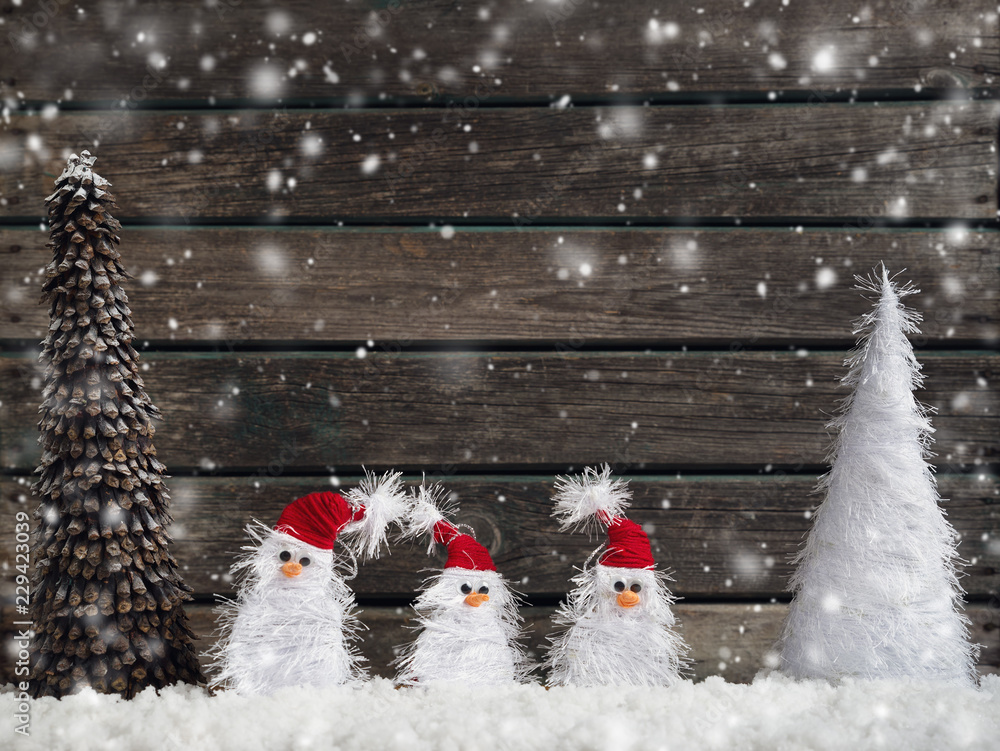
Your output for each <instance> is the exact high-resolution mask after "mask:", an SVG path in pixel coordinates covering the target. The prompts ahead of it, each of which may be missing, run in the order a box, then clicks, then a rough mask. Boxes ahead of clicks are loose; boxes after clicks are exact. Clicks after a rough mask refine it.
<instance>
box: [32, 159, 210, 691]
mask: <svg viewBox="0 0 1000 751" xmlns="http://www.w3.org/2000/svg"><path fill="white" fill-rule="evenodd" d="M94 159H95V158H94V157H92V156H91V155H90V154H89V153H88V152H86V151H84V152H83V155H82V156H79V157H78V156H76V155H75V154H74V155H72V156H71V157H70V158H69V163H68V164H67V166H66V169H65V171H64V172H63V173H62V175H60V176H59V178H58V179H57V180H56V192H55V193H53V194H52V195H51V196H49V197H48V198H47V199H46V203H47V204H48V206H49V227H50V230H51V232H50V241H49V245H48V247H50V248H52V251H53V253H52V256H53V257H52V261H51V263H49V265H48V267H47V268H46V281H45V283H44V285H43V297H42V299H43V301H48V302H49V304H50V325H49V333H48V336H47V337H46V338H45V341H44V342H43V345H42V353H41V357H40V359H41V361H42V362H43V363H44V364H45V388H44V390H43V393H42V405H41V407H40V408H39V412H40V413H41V420H40V422H39V430H40V431H41V436H40V438H39V442H40V443H41V444H42V447H43V453H42V461H41V465H40V466H39V467H38V470H37V471H38V473H39V475H40V476H41V477H40V479H39V480H38V482H37V483H36V484H35V486H34V488H33V489H34V492H35V493H36V494H37V495H38V496H39V497H40V498H41V503H40V505H39V508H38V510H37V512H36V518H37V519H38V520H39V527H38V530H37V537H36V538H35V539H36V542H35V548H34V553H33V561H35V565H36V580H35V584H34V589H33V592H32V603H31V617H32V620H33V621H34V628H35V637H34V641H33V643H32V652H33V655H32V665H33V668H32V675H31V693H33V694H34V695H35V696H49V695H53V696H63V695H65V694H69V693H72V692H73V691H75V690H77V689H79V688H81V687H84V686H91V687H93V688H94V689H95V690H97V691H100V692H103V693H118V694H121V695H122V696H124V697H126V698H131V697H132V696H134V695H135V694H136V693H137V692H138V691H140V690H142V689H143V688H145V687H146V686H156V687H160V686H165V685H168V684H171V683H176V682H178V681H183V682H187V683H195V682H199V681H202V680H203V679H202V676H201V672H200V670H199V667H198V660H197V657H196V654H195V651H194V648H193V644H192V639H193V636H192V634H191V631H190V629H189V628H188V625H187V616H186V615H185V613H184V608H183V606H182V603H183V601H184V600H186V599H190V597H189V595H188V594H187V593H188V592H189V591H190V589H189V588H188V587H187V586H186V585H185V584H184V583H183V582H182V581H181V578H180V576H178V574H177V571H176V564H175V562H174V559H173V557H172V556H171V555H170V553H169V552H168V544H169V542H170V538H169V537H168V536H167V527H168V526H169V524H170V521H171V519H170V515H169V513H168V511H167V506H168V502H169V497H168V495H167V493H166V488H165V487H164V486H163V481H162V477H163V471H164V470H165V469H166V467H165V466H164V465H163V464H161V463H160V462H159V461H157V459H156V451H155V449H154V448H153V424H152V418H153V417H156V416H158V414H159V413H158V411H157V409H156V407H155V406H153V404H151V403H150V400H149V397H148V396H147V394H146V392H145V390H144V388H143V383H142V378H140V377H139V374H138V362H137V361H138V354H137V353H136V351H135V350H134V349H133V348H132V335H133V334H132V332H133V327H132V320H131V318H130V317H129V316H130V313H131V311H130V310H129V308H128V298H127V297H126V296H125V290H124V289H123V288H122V283H123V282H124V281H125V280H126V279H127V278H128V274H127V273H126V272H125V270H124V269H123V268H122V266H121V264H120V262H119V258H120V255H119V253H118V250H117V249H116V246H117V245H118V243H119V238H118V235H117V234H116V233H117V232H118V231H119V230H120V229H121V225H120V224H119V223H118V221H117V220H116V219H115V218H114V217H113V216H112V215H111V213H110V210H111V209H113V208H117V207H116V205H115V202H114V197H113V196H112V195H111V193H110V192H109V187H110V184H109V183H108V181H107V180H105V179H104V178H102V177H101V176H100V175H98V174H96V173H95V172H94V171H93V169H92V166H93V164H94Z"/></svg>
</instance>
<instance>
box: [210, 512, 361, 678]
mask: <svg viewBox="0 0 1000 751" xmlns="http://www.w3.org/2000/svg"><path fill="white" fill-rule="evenodd" d="M247 533H248V535H249V536H250V539H251V540H252V541H253V542H254V543H255V544H253V545H250V546H245V547H244V548H243V550H244V551H245V553H244V554H243V555H242V556H241V557H240V558H239V559H238V560H237V561H236V562H235V563H234V564H233V567H232V573H233V575H234V577H236V579H237V582H238V594H237V597H236V599H235V600H231V601H225V602H223V603H222V604H221V605H220V606H219V607H218V608H217V612H218V613H219V614H220V625H219V630H220V633H221V638H220V639H219V641H218V642H217V644H216V645H215V647H214V648H213V649H212V650H211V652H210V656H211V657H213V658H214V663H213V665H212V667H213V668H214V669H215V670H216V671H217V673H216V680H217V681H219V682H220V683H221V684H223V685H225V686H226V687H227V688H231V689H235V690H236V691H237V692H239V693H241V694H244V695H254V694H270V693H273V692H274V691H277V690H278V689H281V688H286V687H291V686H313V687H325V686H335V685H340V684H344V683H349V682H354V681H359V680H362V679H363V678H364V677H365V672H364V670H363V668H362V667H361V662H362V660H363V658H362V657H361V656H360V654H358V652H357V649H356V648H355V646H354V642H355V641H356V640H357V638H358V636H357V632H358V630H359V629H360V628H361V625H360V623H359V622H358V620H357V618H356V617H355V615H354V596H353V594H352V592H351V590H350V589H349V588H348V587H347V584H346V583H345V582H344V580H343V578H342V577H341V576H340V574H339V573H338V571H337V570H336V565H337V563H338V561H337V560H336V559H335V556H334V555H333V553H332V551H329V550H320V549H318V548H314V547H312V546H311V545H307V544H305V543H303V542H300V541H299V540H297V539H295V538H294V537H292V536H290V535H287V534H285V533H283V532H276V531H274V530H272V529H270V528H268V527H266V526H265V525H263V524H261V523H260V522H256V521H255V522H252V523H251V524H250V525H248V527H247ZM282 551H289V553H290V554H291V556H292V559H293V560H300V559H301V558H302V557H303V556H305V557H308V558H309V559H310V564H309V565H308V566H307V567H305V568H304V569H303V571H302V573H301V574H300V575H299V576H297V577H294V578H293V579H289V578H287V577H285V575H284V574H283V573H281V559H280V557H279V556H280V554H281V553H282Z"/></svg>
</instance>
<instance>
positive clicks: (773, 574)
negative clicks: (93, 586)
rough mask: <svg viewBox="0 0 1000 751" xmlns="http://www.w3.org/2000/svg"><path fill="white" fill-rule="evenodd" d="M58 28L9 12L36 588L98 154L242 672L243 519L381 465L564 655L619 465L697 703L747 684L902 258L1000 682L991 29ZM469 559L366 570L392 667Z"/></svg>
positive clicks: (217, 16) (366, 610) (977, 635)
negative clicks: (43, 347) (833, 421)
mask: <svg viewBox="0 0 1000 751" xmlns="http://www.w3.org/2000/svg"><path fill="white" fill-rule="evenodd" d="M53 7H54V8H55V9H54V10H53V11H52V12H48V11H44V10H40V6H38V7H36V6H34V5H32V4H30V3H22V4H17V5H15V4H14V3H13V2H11V0H0V21H2V23H0V37H2V39H0V42H2V44H3V45H4V57H3V60H4V64H3V69H2V71H0V90H2V92H3V94H4V97H5V101H6V102H8V106H9V107H10V111H9V113H6V114H5V118H4V119H3V121H2V122H0V166H2V168H3V169H2V170H0V350H2V351H0V471H2V475H0V506H2V511H0V534H2V535H3V536H2V538H0V556H2V558H3V559H5V560H8V561H9V560H10V557H11V552H12V550H11V540H12V528H13V527H12V525H13V516H14V514H15V513H16V512H17V511H18V510H24V509H29V510H30V508H31V506H32V505H33V503H34V501H33V500H32V498H31V496H30V492H29V491H28V486H29V485H30V479H31V470H32V468H33V466H34V464H35V462H36V460H37V456H38V453H37V445H36V439H37V428H36V426H35V420H36V407H37V403H38V398H39V397H38V394H39V389H40V384H41V380H40V378H41V375H40V370H39V368H38V366H37V364H36V362H35V355H36V352H37V342H38V341H39V340H40V338H41V337H42V335H43V332H44V330H45V328H46V326H47V320H46V315H47V314H46V311H45V310H44V308H43V307H41V306H36V305H35V301H36V300H37V296H38V291H39V288H40V284H41V276H40V274H41V269H42V267H43V266H44V265H45V263H46V261H47V257H46V254H45V252H43V250H42V248H43V246H44V242H45V239H46V237H45V233H44V232H43V231H40V223H39V220H40V218H41V217H42V216H43V213H44V208H43V205H42V199H43V198H44V196H46V195H48V194H49V193H50V192H51V191H50V186H51V184H52V180H53V178H54V177H55V176H56V175H58V174H59V173H60V172H61V170H62V165H63V162H64V160H65V158H66V156H67V155H68V154H69V153H70V152H73V151H76V152H79V151H80V150H82V149H83V148H90V149H91V150H92V151H94V152H95V153H96V154H97V155H98V157H99V159H98V163H97V166H98V169H99V171H100V172H101V174H102V175H104V176H105V177H106V178H108V179H109V180H111V182H112V183H113V185H114V190H115V191H116V194H117V196H118V199H119V204H120V206H121V209H120V211H119V213H118V216H119V218H120V219H121V220H122V221H123V224H124V227H125V228H124V231H123V248H122V249H123V253H124V258H125V262H126V264H127V266H128V268H129V269H130V271H131V272H132V273H133V274H134V276H135V280H134V281H133V282H132V283H131V284H130V286H129V288H128V293H129V298H130V305H131V306H132V308H133V311H134V319H135V322H136V330H137V337H138V343H139V345H140V347H141V349H142V350H143V357H142V362H143V364H144V373H143V375H144V378H145V379H146V382H147V386H148V389H149V391H150V394H151V396H152V397H153V400H154V401H155V402H156V403H157V404H158V406H159V407H160V408H161V409H162V410H163V412H164V415H165V420H164V421H163V422H162V423H161V425H160V426H159V429H158V432H157V435H156V443H157V448H158V451H159V456H160V457H161V458H162V459H163V460H164V461H165V462H166V463H167V465H168V467H169V468H170V471H171V473H172V474H173V477H172V478H171V480H170V483H169V485H170V488H171V491H172V496H173V513H174V516H175V524H174V527H173V530H172V532H173V536H174V538H175V540H176V544H175V553H176V557H177V559H178V561H179V563H180V565H181V566H182V567H183V571H184V576H185V578H186V580H187V581H188V582H189V583H190V584H191V585H192V586H193V587H194V589H195V598H196V602H195V603H193V604H192V605H191V607H190V609H189V612H190V614H191V617H192V622H193V624H194V626H195V630H196V631H197V632H198V633H199V634H200V635H201V636H202V637H203V639H204V640H205V645H206V646H207V645H208V644H210V643H211V641H212V632H213V629H214V616H213V615H212V612H211V611H212V602H213V600H214V597H215V596H216V595H228V594H231V593H232V587H231V582H230V580H229V578H228V566H229V563H230V562H231V560H232V557H233V554H234V553H235V551H237V550H238V549H239V547H240V546H241V545H242V544H243V541H242V540H243V538H242V530H243V527H244V525H245V524H246V522H247V521H248V520H249V519H250V518H252V517H253V518H259V519H262V520H264V521H273V520H274V519H276V517H277V515H278V513H280V510H281V508H282V507H283V506H284V504H286V503H287V502H289V501H291V500H293V499H294V498H295V497H298V496H299V495H302V494H304V493H306V492H310V491H312V490H315V489H318V488H325V487H332V486H335V485H340V486H347V487H349V486H351V485H352V484H354V483H356V482H357V479H358V476H359V472H360V468H361V466H362V465H365V466H369V467H372V468H375V469H384V468H387V467H390V466H396V467H398V468H400V469H403V470H404V471H406V472H407V479H408V481H411V482H415V481H416V480H417V478H418V477H419V473H420V472H427V473H428V474H429V475H431V476H433V477H436V478H440V479H441V480H442V481H443V482H445V483H446V485H447V486H448V487H449V488H451V489H452V490H453V491H454V492H456V493H457V494H458V496H459V499H460V502H461V504H462V512H461V516H460V520H461V521H464V522H467V523H469V524H471V525H473V526H474V527H475V528H476V530H477V532H478V534H479V538H480V539H481V540H482V541H483V543H484V544H486V545H487V546H488V548H489V549H490V551H491V554H492V555H493V556H494V557H495V559H496V561H497V564H498V566H499V567H500V569H501V571H502V572H503V573H504V574H506V576H507V577H508V578H510V579H511V580H512V581H513V582H514V584H515V586H516V587H517V588H518V589H520V591H522V592H523V593H524V595H525V598H526V602H527V606H526V608H525V610H524V614H525V617H526V620H527V622H528V625H529V628H530V629H531V631H532V633H531V634H530V635H529V637H528V643H529V645H530V647H531V650H532V652H533V653H534V654H535V655H539V654H540V651H541V646H542V644H543V642H544V637H545V636H546V635H547V634H548V633H549V632H550V628H551V623H550V620H549V618H550V616H551V613H552V612H553V609H554V607H555V606H556V604H557V603H558V601H559V600H560V599H561V598H562V597H563V596H564V594H565V592H566V589H567V586H568V578H569V577H570V576H571V575H572V573H573V570H574V567H575V566H579V565H582V563H583V561H584V560H585V559H586V557H587V555H588V554H589V553H590V551H591V550H592V549H593V547H594V546H595V545H596V544H597V540H588V539H587V538H586V536H584V535H568V534H560V533H559V532H558V531H557V528H556V525H555V524H553V522H552V519H551V518H550V516H549V513H550V509H551V502H550V497H551V489H552V478H553V476H554V474H556V473H560V472H565V471H568V470H571V469H572V470H578V469H579V468H580V467H582V466H583V465H585V464H588V463H590V464H592V463H597V462H602V461H609V462H611V463H613V464H614V465H615V467H616V469H618V470H619V471H620V472H621V473H622V474H623V475H624V476H626V477H628V478H629V479H630V480H631V482H632V486H633V488H634V489H635V504H634V517H635V518H636V519H637V520H638V521H640V522H642V523H643V524H644V526H645V528H646V530H647V531H648V533H649V535H650V537H651V540H652V542H653V545H654V550H655V553H656V556H657V560H658V562H659V564H660V565H661V566H662V567H664V568H666V569H669V570H671V571H672V572H673V574H672V575H673V577H674V584H673V589H674V591H675V593H676V594H677V595H678V596H680V597H681V598H683V599H682V601H681V602H680V603H679V604H678V605H677V606H676V610H677V614H678V617H679V620H680V622H681V624H682V628H683V630H684V635H685V637H686V638H687V640H688V641H689V643H690V644H691V645H692V650H693V656H694V658H695V674H696V677H697V678H704V677H706V676H709V675H723V676H725V677H726V678H727V679H728V680H737V681H748V680H751V679H752V678H753V675H754V674H755V673H756V671H757V670H759V669H760V668H761V667H763V666H765V665H766V664H767V661H768V659H769V658H768V655H769V652H770V649H771V647H772V645H773V641H774V638H775V637H776V635H777V633H778V629H779V626H780V623H781V619H782V617H783V614H784V610H785V608H786V607H787V604H786V603H787V601H788V593H787V592H786V589H785V587H786V582H787V579H788V576H789V574H790V572H791V568H790V566H789V558H790V556H791V555H792V554H794V552H795V551H796V550H797V548H798V545H799V544H800V542H801V540H802V538H803V535H804V534H806V532H807V531H808V529H809V516H810V514H811V513H812V511H813V510H814V509H815V506H816V504H817V503H818V502H819V500H820V498H819V497H817V496H816V495H815V494H813V493H812V488H813V487H814V485H815V481H816V476H817V474H819V473H820V472H822V471H823V470H824V466H825V464H824V462H825V455H826V452H827V450H828V448H829V444H830V438H831V436H830V434H829V433H828V431H827V429H826V428H825V423H826V422H827V420H828V419H829V417H830V415H831V414H832V413H833V412H834V411H835V409H836V406H837V400H838V399H839V398H841V397H843V395H844V392H843V390H841V389H840V388H839V387H838V383H837V381H838V379H839V377H840V376H841V375H842V374H843V372H844V370H843V367H842V360H843V358H844V355H845V353H846V351H847V349H848V348H849V347H850V346H851V344H852V342H853V335H852V333H851V322H852V320H853V319H854V318H856V317H857V316H858V315H860V314H861V313H863V312H864V311H865V310H866V309H867V303H866V302H865V301H864V300H863V299H862V298H861V297H860V296H859V295H858V294H857V292H856V291H854V290H853V289H852V284H853V275H854V274H857V273H861V274H864V273H867V272H868V271H869V270H870V269H872V268H873V267H875V266H876V265H878V264H879V263H880V262H883V261H884V262H885V263H886V264H887V265H888V266H889V267H890V268H891V269H892V270H893V271H902V275H903V276H904V277H905V278H908V279H912V280H913V281H914V282H915V283H916V285H917V286H919V287H920V288H921V294H920V295H918V296H916V297H914V298H911V300H912V304H913V305H914V306H915V307H917V308H918V309H919V310H921V311H922V312H923V314H924V317H925V320H924V323H923V333H922V334H921V335H920V336H919V337H915V339H914V343H915V344H916V345H917V346H918V357H919V359H920V360H921V362H922V363H923V366H924V373H925V374H926V376H927V383H926V389H925V390H924V391H923V392H922V393H921V394H920V397H921V399H922V400H923V401H925V402H926V403H928V404H929V405H931V406H932V407H933V408H934V409H935V414H934V416H933V421H934V426H935V428H936V430H937V432H936V434H935V437H936V441H937V442H936V445H935V451H936V456H935V457H934V458H933V461H934V463H935V465H936V467H937V471H938V478H939V484H940V486H941V490H942V495H943V496H944V497H945V498H947V499H948V500H947V501H946V503H945V504H944V508H945V510H946V512H947V513H948V515H949V519H950V520H951V522H952V523H953V524H954V526H955V528H956V529H957V530H958V532H959V534H960V535H961V546H960V553H961V555H962V557H963V559H964V560H965V561H966V564H965V566H964V577H963V579H962V583H963V586H964V587H965V589H966V591H967V593H968V600H969V605H968V610H967V612H968V615H969V617H970V619H971V621H972V624H973V626H972V631H973V638H974V639H975V640H976V641H978V642H979V643H981V644H982V645H983V646H984V649H983V651H982V654H981V657H980V670H981V671H982V672H997V671H998V670H1000V598H998V589H1000V542H998V541H1000V511H998V510H997V509H998V505H997V499H998V497H1000V485H998V483H997V479H996V473H995V467H996V464H997V456H998V448H1000V430H998V428H1000V421H998V419H997V415H998V408H1000V405H998V403H997V401H998V400H997V388H996V373H997V372H998V363H1000V359H998V358H1000V355H998V351H997V350H998V346H997V342H998V334H1000V328H998V327H1000V323H998V320H1000V303H998V291H1000V246H998V242H997V240H998V236H1000V235H998V225H997V220H996V217H997V210H998V192H997V152H996V147H997V138H998V131H1000V127H998V118H1000V107H998V97H997V89H996V76H997V73H998V71H1000V36H998V15H997V13H996V8H995V6H994V5H992V4H989V3H986V2H984V1H983V0H974V1H973V2H968V1H962V2H960V1H959V0H928V2H924V3H898V2H891V1H890V0H885V1H884V2H880V1H879V0H875V1H874V2H870V3H866V4H865V5H864V7H863V8H856V7H854V6H848V4H846V3H842V2H838V1H834V2H830V3H823V4H816V3H790V4H788V5H783V4H778V3H775V4H771V5H768V4H763V3H751V4H749V7H746V6H745V5H744V4H735V5H734V4H732V3H728V2H723V1H722V0H706V2H702V3H698V4H696V5H692V6H676V7H674V6H670V7H663V5H662V4H661V3H653V2H648V0H636V1H635V2H632V3H629V4H628V5H627V6H623V5H621V4H615V5H614V6H611V5H610V4H606V3H586V4H584V3H578V2H572V1H571V0H567V2H562V3H541V2H536V3H523V2H519V1H518V0H495V2H492V3H491V4H489V5H484V6H481V7H480V6H461V5H458V4H456V3H452V2H445V0H427V1H417V0H399V2H396V0H389V2H384V1H383V2H372V1H370V0H369V1H366V2H356V1H355V2H331V3H323V4H319V5H317V4H315V3H305V2H301V0H292V1H290V2H287V3H284V4H282V7H281V8H280V9H276V8H274V7H272V6H271V5H270V4H268V3H264V2H261V1H260V0H244V1H243V2H235V1H234V0H220V1H219V2H217V3H215V4H214V5H212V6H208V5H205V4H202V3H199V2H194V1H193V0H190V1H189V0H160V1H159V2H157V3H148V4H144V5H134V4H131V5H130V4H126V3H124V2H121V3H119V2H109V3H105V4H103V5H102V6H101V7H100V8H85V9H83V10H82V12H80V11H79V10H77V9H75V8H71V7H70V6H68V5H63V4H58V3H57V4H55V5H54V6H53ZM39 12H41V13H42V15H40V16H39V15H36V14H37V13H39ZM17 102H20V103H21V104H20V105H19V106H14V103H17ZM904 269H905V271H903V270H904ZM441 560H442V557H441V556H440V555H437V556H432V557H428V556H426V555H425V553H424V551H423V549H422V548H420V547H419V546H410V545H400V546H397V547H396V548H395V549H394V551H393V554H392V555H391V556H389V557H387V558H383V559H381V560H379V561H377V562H374V563H372V564H370V565H368V566H366V567H364V568H363V569H362V571H361V573H360V575H359V576H358V578H357V579H356V580H355V581H354V583H353V584H354V587H355V590H356V592H357V594H358V598H359V601H360V603H361V605H362V611H363V612H362V620H364V621H365V622H366V623H367V625H368V626H369V628H370V630H369V631H368V632H367V634H366V642H365V644H364V646H363V649H364V651H365V654H366V655H367V656H368V657H369V659H370V661H371V663H372V668H373V672H375V673H376V674H380V675H388V674H389V673H388V668H387V665H388V663H389V662H390V661H391V659H392V657H393V654H394V652H393V649H394V648H395V647H396V646H398V645H399V644H401V643H403V642H405V641H406V639H407V633H408V632H406V631H405V630H404V626H406V625H407V618H408V611H407V605H408V603H409V601H410V599H411V598H412V595H413V591H414V588H415V587H416V586H418V584H419V582H420V580H421V578H422V576H423V574H422V570H423V569H426V568H427V567H429V566H434V565H440V563H441ZM8 570H9V568H8ZM3 587H4V589H3V593H4V595H5V596H6V595H8V594H9V589H10V581H9V577H8V578H7V579H5V581H4V584H3ZM8 599H9V598H8ZM5 601H6V600H5ZM0 615H2V616H3V619H4V628H7V626H6V624H8V623H10V621H11V620H12V619H13V616H12V611H11V610H10V609H9V607H8V608H6V609H4V610H3V611H2V612H0ZM7 658H8V655H6V654H3V655H2V656H0V671H6V670H9V669H10V664H9V660H8V659H7Z"/></svg>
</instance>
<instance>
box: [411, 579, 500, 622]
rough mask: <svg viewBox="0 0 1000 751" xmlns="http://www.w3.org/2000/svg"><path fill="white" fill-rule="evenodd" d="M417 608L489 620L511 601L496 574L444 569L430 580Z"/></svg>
mask: <svg viewBox="0 0 1000 751" xmlns="http://www.w3.org/2000/svg"><path fill="white" fill-rule="evenodd" d="M419 599H420V600H421V603H419V605H422V606H425V607H429V608H430V609H432V610H435V611H448V612H452V613H455V614H462V615H464V616H467V617H469V618H474V617H489V616H490V614H493V613H496V611H498V610H504V609H505V608H506V607H508V606H509V605H510V604H511V603H512V602H513V596H512V595H511V593H510V590H509V589H508V588H507V585H506V583H505V582H504V581H503V579H502V578H501V577H500V575H499V574H498V573H497V572H496V571H476V570H473V569H463V568H446V569H444V570H443V571H442V572H441V573H440V574H438V575H437V576H435V577H433V579H432V580H431V582H430V584H429V585H428V586H427V588H426V589H425V590H424V591H423V592H422V593H421V595H420V598H419Z"/></svg>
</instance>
